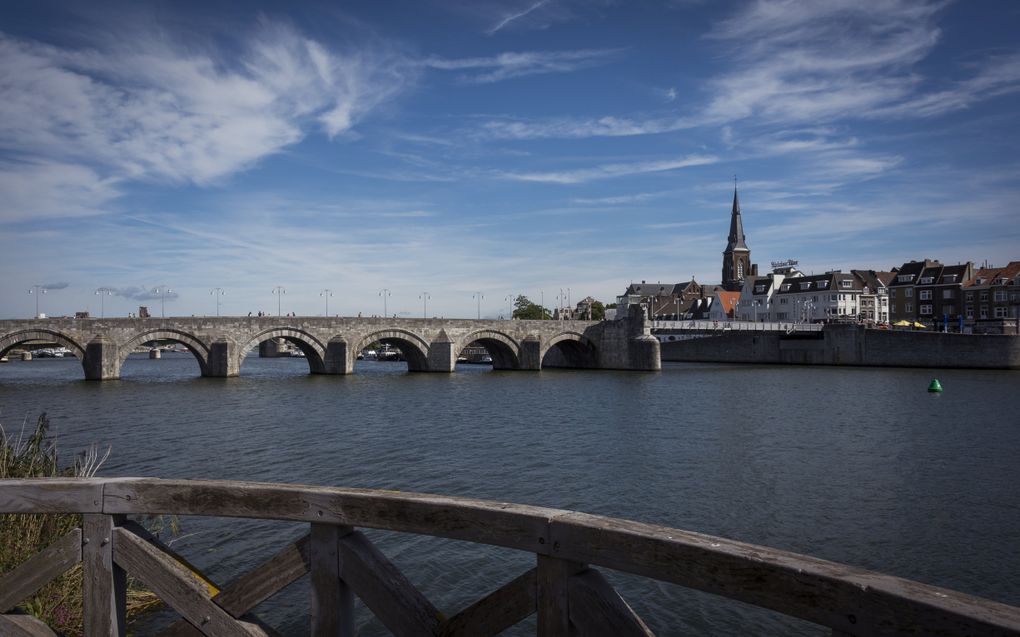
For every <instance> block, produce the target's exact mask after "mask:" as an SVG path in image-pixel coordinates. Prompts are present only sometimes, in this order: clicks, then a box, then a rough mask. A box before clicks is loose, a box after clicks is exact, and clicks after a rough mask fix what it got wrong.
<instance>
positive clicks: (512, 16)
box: [486, 0, 549, 35]
mask: <svg viewBox="0 0 1020 637" xmlns="http://www.w3.org/2000/svg"><path fill="white" fill-rule="evenodd" d="M548 3H549V0H538V2H536V3H534V4H532V5H530V6H528V7H527V8H525V9H523V10H521V11H514V12H512V13H509V14H507V15H506V16H505V17H503V18H502V19H501V20H500V21H499V22H497V23H496V24H495V25H494V26H493V27H492V28H491V29H489V30H488V31H486V33H488V34H489V35H492V34H494V33H496V32H497V31H499V30H501V29H502V28H503V27H505V26H506V25H508V24H510V23H511V22H514V21H515V20H519V19H521V18H523V17H525V16H526V15H528V14H529V13H532V12H533V11H535V10H536V9H539V8H541V7H543V6H544V5H546V4H548Z"/></svg>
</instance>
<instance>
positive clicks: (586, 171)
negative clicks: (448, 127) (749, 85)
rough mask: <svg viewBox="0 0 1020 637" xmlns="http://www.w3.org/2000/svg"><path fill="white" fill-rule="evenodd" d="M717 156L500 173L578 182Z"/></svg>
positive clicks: (536, 179) (711, 159) (712, 160)
mask: <svg viewBox="0 0 1020 637" xmlns="http://www.w3.org/2000/svg"><path fill="white" fill-rule="evenodd" d="M717 161H718V158H716V157H712V156H707V155H689V156H687V157H681V158H679V159H669V160H661V161H645V162H633V163H626V164H604V165H601V166H595V167H592V168H580V169H577V170H564V171H552V172H530V173H514V172H506V173H502V176H503V177H504V178H506V179H514V180H517V181H534V182H541V183H551V184H578V183H582V182H586V181H592V180H596V179H607V178H610V177H622V176H624V175H637V174H641V173H652V172H664V171H667V170H677V169H679V168H687V167H689V166H704V165H706V164H713V163H715V162H717Z"/></svg>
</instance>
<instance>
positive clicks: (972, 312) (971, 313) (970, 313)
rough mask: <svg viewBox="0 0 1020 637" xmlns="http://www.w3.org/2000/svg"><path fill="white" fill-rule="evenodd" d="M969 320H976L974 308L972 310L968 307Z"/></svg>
mask: <svg viewBox="0 0 1020 637" xmlns="http://www.w3.org/2000/svg"><path fill="white" fill-rule="evenodd" d="M967 318H968V319H973V318H974V308H972V307H968V308H967Z"/></svg>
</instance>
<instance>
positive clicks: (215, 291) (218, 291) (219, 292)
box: [209, 288, 224, 316]
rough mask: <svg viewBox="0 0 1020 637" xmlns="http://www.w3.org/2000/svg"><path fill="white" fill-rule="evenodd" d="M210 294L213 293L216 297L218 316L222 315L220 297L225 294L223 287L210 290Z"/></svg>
mask: <svg viewBox="0 0 1020 637" xmlns="http://www.w3.org/2000/svg"><path fill="white" fill-rule="evenodd" d="M209 294H212V295H213V296H215V297H216V316H219V315H220V297H221V296H223V294H224V292H223V288H213V289H212V290H210V291H209Z"/></svg>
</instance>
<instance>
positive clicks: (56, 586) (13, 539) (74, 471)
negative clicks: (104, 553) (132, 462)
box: [0, 413, 160, 637]
mask: <svg viewBox="0 0 1020 637" xmlns="http://www.w3.org/2000/svg"><path fill="white" fill-rule="evenodd" d="M26 424H27V423H26ZM49 424H50V423H49V419H48V418H47V417H46V414H45V413H44V414H42V415H40V416H39V418H38V420H37V421H36V424H35V428H34V430H32V431H26V430H25V429H26V428H25V427H24V426H23V427H22V428H21V430H20V431H19V432H13V431H6V430H5V429H4V428H3V426H2V425H0V479H8V478H56V477H63V478H68V477H92V476H93V475H95V473H96V471H97V470H98V469H99V467H100V466H102V464H103V461H105V460H106V458H107V456H109V450H107V452H106V453H105V454H104V455H102V456H100V455H99V453H98V451H97V450H96V448H95V447H93V448H91V449H89V450H86V451H85V452H84V453H82V454H81V455H79V456H77V457H76V458H75V459H74V461H73V462H72V463H71V464H70V465H68V466H65V467H63V468H62V467H61V465H60V462H59V458H58V456H57V447H56V442H55V440H54V439H53V438H52V437H51V436H50V435H49ZM81 523H82V516H81V515H80V514H59V515H26V514H0V575H3V574H4V573H7V572H8V571H11V570H13V569H14V568H16V567H17V566H18V565H19V564H21V563H22V562H24V561H25V560H27V559H28V558H30V557H32V556H33V555H35V554H36V553H38V552H39V551H41V550H43V549H45V548H46V547H48V546H49V545H50V544H52V543H53V542H55V541H57V540H59V539H60V538H62V537H63V536H64V535H66V534H67V533H69V532H70V531H71V530H73V529H75V528H77V527H80V526H81ZM159 604H160V602H159V599H158V598H157V597H156V596H155V595H154V594H152V593H150V592H148V591H144V590H142V589H140V588H138V586H137V585H136V584H135V583H134V582H132V581H130V580H129V581H128V600H127V612H128V618H129V621H130V620H131V618H134V617H137V616H138V615H140V614H142V613H144V612H146V611H148V610H150V609H153V608H155V607H156V606H158V605H159ZM19 608H21V609H22V610H24V611H25V612H28V613H30V614H32V615H35V616H36V617H38V618H39V619H41V620H42V621H44V622H46V623H47V624H48V625H49V626H50V627H51V628H53V629H54V630H56V631H58V632H59V633H63V634H65V635H67V636H68V637H74V636H77V635H81V634H82V570H81V564H80V563H79V564H78V565H76V566H75V567H73V568H72V569H70V570H69V571H67V572H66V573H64V574H63V575H61V576H60V577H57V578H55V579H54V580H52V581H50V582H49V583H48V584H46V585H45V586H43V587H42V588H41V589H40V590H39V591H38V592H36V593H35V594H34V595H32V596H31V597H29V598H28V599H26V600H23V601H22V602H21V603H20V604H19ZM7 610H10V609H0V612H4V611H7Z"/></svg>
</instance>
